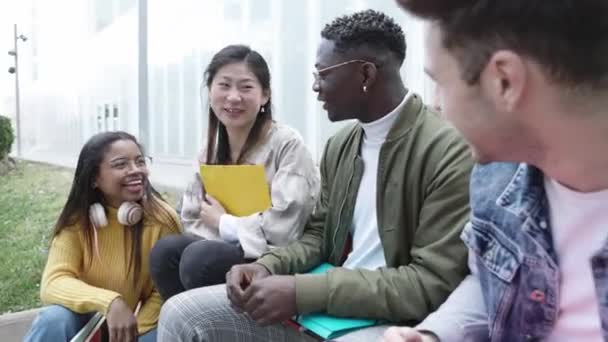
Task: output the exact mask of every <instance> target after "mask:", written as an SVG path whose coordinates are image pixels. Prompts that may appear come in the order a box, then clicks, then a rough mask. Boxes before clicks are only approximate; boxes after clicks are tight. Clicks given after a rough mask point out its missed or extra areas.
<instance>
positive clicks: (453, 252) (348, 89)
mask: <svg viewBox="0 0 608 342" xmlns="http://www.w3.org/2000/svg"><path fill="white" fill-rule="evenodd" d="M321 36H322V41H321V44H320V46H319V49H318V53H317V63H316V65H315V67H316V69H317V71H316V72H315V83H314V85H313V90H314V91H315V92H316V93H317V94H318V99H319V101H321V102H323V103H324V106H323V108H324V109H325V110H327V112H328V115H329V118H330V120H332V121H341V120H347V119H356V120H357V122H355V123H353V124H352V125H349V126H347V127H345V128H344V129H342V130H341V131H340V132H338V133H337V134H336V135H334V136H333V137H332V138H330V139H329V141H328V142H327V144H326V147H325V151H324V153H323V157H322V161H321V167H320V168H321V179H322V185H321V194H320V196H319V201H318V203H317V206H316V209H315V213H314V214H313V215H312V217H311V218H310V220H309V222H308V224H307V225H306V227H305V229H304V233H303V236H302V237H301V238H300V239H299V240H298V241H295V242H293V243H291V244H290V245H289V246H287V247H285V248H277V249H274V250H272V251H270V252H269V253H267V254H265V255H263V256H262V257H261V258H260V259H258V260H257V261H256V262H254V263H251V264H245V265H237V266H235V267H233V268H232V270H231V271H230V272H229V273H228V274H227V275H226V279H227V284H226V285H225V286H224V285H221V286H215V287H208V288H200V289H195V290H191V291H188V292H185V293H183V294H180V295H178V296H174V297H173V298H171V299H170V300H169V301H168V302H167V303H165V305H164V307H163V309H162V312H161V317H160V323H159V341H276V340H279V341H283V340H287V341H297V340H306V339H307V338H308V337H307V335H305V334H303V333H300V332H298V331H297V330H296V329H292V328H291V327H287V326H286V325H285V324H281V323H282V322H285V321H288V320H289V319H290V318H291V317H293V316H295V315H297V314H307V313H313V312H326V313H328V314H330V315H334V316H348V317H359V318H373V319H378V320H386V321H391V322H419V321H421V320H422V319H424V318H425V317H426V316H427V315H428V314H429V313H430V312H432V311H433V310H435V309H436V308H437V307H438V306H439V305H440V304H441V303H442V302H443V301H444V300H445V299H446V297H447V296H448V295H449V294H450V292H451V291H452V290H453V289H454V288H455V287H456V286H457V285H458V284H459V283H460V281H461V280H462V279H463V278H464V276H465V275H466V273H467V268H466V259H467V252H466V248H465V246H464V244H463V243H462V242H461V241H460V238H459V235H460V232H461V231H462V229H463V227H464V224H465V222H466V221H467V219H468V214H469V207H468V202H469V197H468V181H469V173H470V170H471V167H472V161H471V158H470V152H469V150H468V149H467V147H466V144H465V143H464V142H463V140H462V139H461V138H460V136H459V135H458V134H457V133H456V132H455V131H454V129H452V128H451V127H450V126H449V125H447V124H446V123H445V122H444V121H443V120H442V119H441V118H440V117H439V116H438V115H437V113H435V112H433V111H432V110H430V109H429V108H428V107H426V106H425V105H424V104H423V103H422V101H421V99H420V97H418V96H417V95H416V94H413V93H412V92H411V91H408V89H406V88H405V86H404V84H403V81H402V79H401V76H400V68H401V66H402V64H403V61H404V59H405V50H406V46H405V38H404V35H403V32H402V30H401V28H400V27H399V25H397V24H396V23H395V22H394V21H393V20H392V19H391V18H389V17H387V16H386V15H384V14H382V13H379V12H376V11H372V10H367V11H363V12H358V13H355V14H353V15H348V16H344V17H340V18H337V19H335V20H334V21H333V22H332V23H331V24H329V25H327V26H326V27H325V28H324V30H323V31H322V33H321ZM322 263H329V264H331V265H333V266H335V267H333V268H332V269H330V270H329V271H328V272H327V273H324V274H320V275H313V274H306V273H307V272H309V271H310V270H311V269H313V268H315V267H316V266H318V265H320V264H322ZM384 328H385V327H384V326H377V327H374V328H367V329H364V330H360V331H358V332H355V333H351V334H348V335H345V336H343V337H342V339H344V340H346V341H352V340H362V341H363V340H364V341H371V340H373V339H374V338H378V337H380V336H381V334H382V332H383V329H384Z"/></svg>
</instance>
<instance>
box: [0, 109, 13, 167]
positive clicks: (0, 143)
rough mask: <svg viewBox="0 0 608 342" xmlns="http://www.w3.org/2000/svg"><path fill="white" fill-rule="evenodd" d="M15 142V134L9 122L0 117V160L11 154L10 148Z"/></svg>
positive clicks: (4, 117)
mask: <svg viewBox="0 0 608 342" xmlns="http://www.w3.org/2000/svg"><path fill="white" fill-rule="evenodd" d="M13 141H15V134H14V133H13V127H12V126H11V120H10V119H9V118H7V117H6V116H1V115H0V160H2V159H4V157H6V155H8V154H9V153H10V152H11V146H13Z"/></svg>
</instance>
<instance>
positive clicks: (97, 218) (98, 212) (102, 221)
mask: <svg viewBox="0 0 608 342" xmlns="http://www.w3.org/2000/svg"><path fill="white" fill-rule="evenodd" d="M89 219H90V220H91V223H93V225H94V226H95V228H101V227H105V226H107V225H108V219H107V217H106V212H105V211H104V209H103V206H102V205H101V204H99V203H93V204H92V205H91V206H90V207H89Z"/></svg>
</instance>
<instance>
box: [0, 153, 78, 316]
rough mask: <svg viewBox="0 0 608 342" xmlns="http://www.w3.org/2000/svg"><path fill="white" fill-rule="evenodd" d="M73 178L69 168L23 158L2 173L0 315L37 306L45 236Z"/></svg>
mask: <svg viewBox="0 0 608 342" xmlns="http://www.w3.org/2000/svg"><path fill="white" fill-rule="evenodd" d="M72 177H73V174H72V172H71V171H69V170H66V169H63V168H58V167H53V166H49V165H43V164H35V163H27V162H18V163H17V168H16V169H15V170H13V171H11V172H9V173H8V174H7V175H4V176H0V314H2V313H7V312H15V311H21V310H25V309H30V308H34V307H38V306H40V298H39V294H38V291H39V286H40V277H41V274H42V269H43V268H44V263H45V260H46V254H47V250H48V246H49V243H48V238H49V236H50V235H51V233H52V230H53V224H54V223H55V220H56V219H57V216H58V215H59V212H60V210H61V207H62V206H63V204H64V203H65V200H66V198H67V193H68V191H69V188H70V184H71V182H72Z"/></svg>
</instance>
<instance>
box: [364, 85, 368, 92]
mask: <svg viewBox="0 0 608 342" xmlns="http://www.w3.org/2000/svg"><path fill="white" fill-rule="evenodd" d="M363 92H364V93H367V86H366V85H364V86H363Z"/></svg>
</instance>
